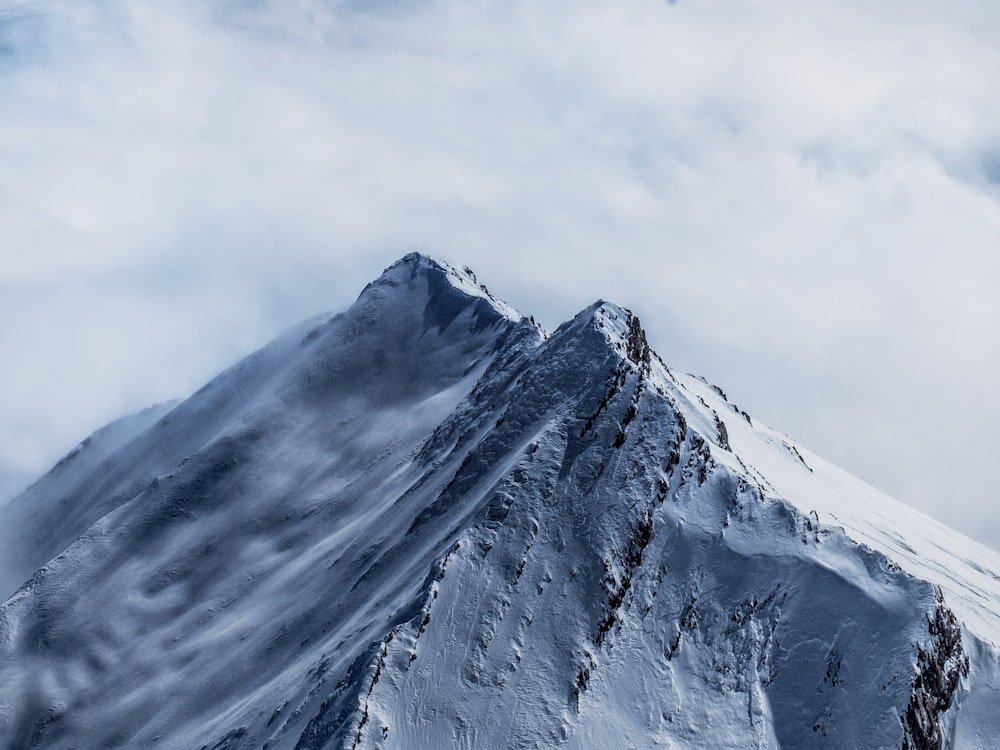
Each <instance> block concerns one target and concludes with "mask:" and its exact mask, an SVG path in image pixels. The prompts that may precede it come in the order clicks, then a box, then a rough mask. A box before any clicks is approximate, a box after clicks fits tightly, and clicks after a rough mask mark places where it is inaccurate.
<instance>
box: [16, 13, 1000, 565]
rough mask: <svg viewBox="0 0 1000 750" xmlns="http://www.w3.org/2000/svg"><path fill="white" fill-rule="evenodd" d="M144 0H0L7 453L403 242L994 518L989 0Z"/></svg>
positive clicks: (310, 301) (838, 450)
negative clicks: (600, 318)
mask: <svg viewBox="0 0 1000 750" xmlns="http://www.w3.org/2000/svg"><path fill="white" fill-rule="evenodd" d="M162 6H163V4H148V5H147V4H141V3H129V2H117V1H115V0H104V1H103V2H97V0H77V2H73V3H68V2H34V3H9V2H8V3H6V4H0V252H2V254H3V263H2V264H0V312H2V313H3V314H4V316H5V320H7V321H9V322H8V325H6V326H4V328H3V330H2V331H0V347H2V351H4V353H5V360H6V361H7V362H9V363H12V364H9V365H8V366H7V367H5V368H2V372H0V456H2V460H0V463H2V464H5V465H7V466H9V467H13V468H11V469H9V470H8V471H7V474H8V475H11V476H13V475H14V474H15V473H17V472H22V473H24V472H39V471H42V470H44V468H45V467H46V466H47V465H49V464H51V463H52V462H53V461H54V460H55V459H56V458H57V457H58V455H59V454H61V453H62V452H64V451H65V450H66V449H68V448H69V447H70V446H71V445H72V443H73V442H75V441H76V440H78V439H79V438H81V437H82V436H83V434H84V433H86V432H88V431H90V430H92V429H93V428H95V427H97V426H99V424H100V423H102V422H104V421H107V420H109V419H111V418H113V417H115V416H118V415H119V414H121V413H122V412H124V411H129V410H134V409H138V408H140V407H142V406H144V405H145V404H147V403H149V402H152V401H157V400H163V399H166V398H170V397H174V396H180V395H184V394H185V393H187V392H189V391H191V390H193V389H195V388H196V387H197V386H198V385H199V384H200V383H201V382H202V381H204V380H205V379H207V378H208V377H210V376H211V375H212V374H213V373H214V372H215V371H216V370H218V369H219V368H221V367H222V366H224V365H226V364H228V363H229V362H230V361H231V360H233V359H234V358H236V357H238V356H240V355H241V354H244V353H246V352H248V351H249V350H251V349H252V348H253V347H255V346H257V345H260V344H262V343H264V342H265V341H266V340H268V339H269V338H270V337H271V336H273V335H274V334H275V333H277V332H278V331H279V330H280V329H281V328H283V327H285V326H287V325H290V324H292V323H294V322H296V321H297V320H298V319H300V318H303V317H306V316H308V315H311V314H315V313H318V312H320V311H322V310H324V309H328V308H332V307H339V306H341V305H343V304H346V303H347V302H349V301H350V300H351V299H352V298H353V296H354V295H355V294H356V293H357V292H358V291H359V290H360V288H361V287H362V286H363V285H364V283H365V282H366V281H368V280H369V279H370V278H371V277H372V276H374V275H376V274H377V273H378V272H379V271H380V270H381V268H382V267H383V266H385V265H386V264H388V263H389V262H390V261H391V260H393V259H394V258H395V257H397V256H399V255H401V254H402V253H404V252H406V251H407V250H410V249H414V248H417V249H421V250H424V251H426V252H429V253H431V254H434V255H438V256H440V257H443V258H444V259H446V260H450V261H452V262H455V263H459V264H468V265H471V266H472V267H473V268H475V269H476V271H477V272H478V273H479V276H480V277H481V278H482V279H483V280H484V281H485V282H486V283H487V284H489V285H490V286H491V287H493V288H494V290H495V291H496V292H497V293H498V294H499V295H500V296H503V297H505V298H507V299H509V300H510V301H511V302H512V303H514V304H516V305H518V306H519V307H520V308H522V309H523V310H524V311H525V312H526V313H534V314H535V315H536V317H539V318H540V319H542V320H543V321H544V322H545V323H546V324H547V325H549V326H555V325H556V324H558V323H559V322H560V321H561V320H563V319H565V318H567V317H569V316H571V315H572V314H573V313H575V312H576V310H577V309H579V308H581V307H583V306H584V305H586V304H588V303H589V302H591V301H593V299H595V298H597V297H604V298H608V299H612V300H615V301H616V302H619V303H621V304H624V305H627V306H629V307H632V308H633V309H635V310H636V311H637V312H638V313H639V314H640V315H641V316H642V318H643V319H644V322H645V323H646V326H647V328H648V329H649V331H650V338H651V340H652V341H653V343H654V345H655V346H656V347H657V348H658V350H659V351H660V353H661V354H662V355H663V357H664V359H666V360H667V361H668V362H670V363H671V364H674V365H675V366H678V367H680V368H682V369H688V370H694V371H698V372H702V373H704V374H706V375H707V376H709V377H710V379H713V380H715V381H717V382H719V383H720V384H721V385H723V386H724V387H726V389H727V391H729V392H730V395H731V396H733V397H734V398H735V399H736V400H738V401H739V402H740V403H741V406H743V407H744V408H746V409H748V410H749V411H751V412H752V413H754V414H755V415H756V416H759V417H760V418H761V419H763V420H765V421H767V422H770V423H771V424H773V425H774V426H776V427H778V428H779V429H783V430H784V431H786V432H788V433H789V434H791V435H792V436H794V437H795V438H797V439H799V440H801V441H802V442H804V443H805V444H807V445H809V446H810V447H811V448H813V449H814V450H816V451H817V452H819V453H821V454H823V455H825V456H827V457H829V458H831V459H832V460H834V461H836V462H839V463H841V464H842V465H844V466H845V467H846V468H848V469H850V470H852V471H855V472H856V473H859V474H860V475H861V476H863V477H864V478H866V479H868V480H869V481H871V482H873V483H874V484H876V485H878V486H880V487H882V488H883V489H886V490H888V491H889V492H891V493H892V494H895V495H897V496H899V497H900V498H901V499H903V500H905V501H907V502H910V503H911V504H913V505H915V506H918V507H920V508H922V509H924V510H926V511H927V512H930V513H931V514H933V515H937V516H939V517H941V518H943V519H944V520H946V521H947V522H949V523H951V524H953V525H955V526H957V527H959V528H960V529H962V530H964V531H966V532H967V533H972V534H973V535H977V536H978V537H979V538H981V539H986V540H987V541H988V542H990V543H991V544H993V545H994V546H997V547H1000V529H997V528H996V527H995V526H994V527H992V528H988V527H987V526H986V525H985V522H984V519H985V518H987V517H988V516H990V515H991V514H992V511H993V507H994V505H995V500H996V494H995V490H994V489H993V480H992V476H991V470H990V469H989V466H990V465H991V461H992V456H994V455H996V454H997V452H998V451H1000V438H998V437H996V431H995V430H994V429H993V425H995V424H996V423H997V421H998V419H1000V405H998V404H997V402H996V399H993V398H991V397H990V395H989V394H990V393H991V390H992V388H993V384H994V383H995V382H996V381H997V379H998V375H1000V352H998V347H997V346H996V344H995V339H996V323H997V321H998V320H1000V302H998V301H997V299H998V298H997V295H996V294H995V291H994V287H995V285H996V281H997V279H998V278H1000V255H998V253H997V251H996V248H997V247H998V240H1000V203H998V201H1000V187H998V185H997V179H996V172H997V170H996V169H995V163H996V161H997V160H996V158H995V155H996V153H997V150H996V144H997V143H998V142H1000V133H998V131H997V123H1000V99H998V98H997V97H996V91H995V84H994V83H993V81H994V80H995V78H996V76H995V74H994V73H995V71H998V70H1000V51H998V49H997V46H996V44H995V39H996V38H997V35H998V33H1000V16H998V11H997V9H996V4H995V3H993V2H991V1H990V0H983V1H982V2H966V3H961V4H958V5H955V4H953V5H951V6H949V7H948V8H942V7H938V6H934V5H932V4H913V3H904V2H901V1H896V0H890V2H886V3H880V4H878V6H877V7H873V6H872V5H871V4H870V3H861V2H854V1H852V0H849V1H848V2H833V1H832V0H822V1H821V2H816V3H810V4H808V5H801V4H800V5H795V6H782V7H781V8H780V9H778V8H776V7H775V6H774V4H772V3H765V2H762V1H757V0H751V1H750V2H746V1H744V2H735V0H734V1H732V2H721V3H712V4H706V3H700V2H695V1H694V0H687V1H685V0H681V1H680V2H678V3H676V4H670V3H666V2H661V1H659V0H648V1H647V0H627V1H626V2H621V3H616V4H608V3H602V2H596V0H567V2H558V3H528V2H503V3H501V2H492V1H490V0H471V1H470V0H465V1H464V2H426V3H405V2H374V3H370V2H369V3H362V2H313V1H311V0H296V1H295V2H284V3H277V2H253V3H250V2H215V3H207V4H206V3H194V2H188V0H180V1H179V2H176V3H171V4H169V5H168V6H166V7H162ZM0 472H2V469H0Z"/></svg>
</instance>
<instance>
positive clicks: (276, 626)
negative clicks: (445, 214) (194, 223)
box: [0, 254, 1000, 750]
mask: <svg viewBox="0 0 1000 750" xmlns="http://www.w3.org/2000/svg"><path fill="white" fill-rule="evenodd" d="M147 417H148V418H147V419H146V420H139V422H137V423H136V428H135V429H136V433H137V434H136V435H135V437H134V439H133V440H132V441H131V442H129V441H125V442H126V443H127V444H126V445H125V446H124V448H122V446H120V445H118V446H116V447H115V448H114V449H113V450H111V449H109V452H108V455H107V456H106V457H105V458H103V459H98V458H95V459H94V460H92V462H91V464H89V465H86V466H83V468H81V469H80V471H79V476H74V475H73V467H72V464H73V462H74V461H75V460H76V459H70V461H69V462H67V464H65V465H64V466H63V467H62V468H61V469H59V470H58V471H57V470H54V471H53V473H52V474H50V475H48V476H47V477H46V478H43V480H41V481H40V482H39V483H36V485H34V486H33V487H32V488H29V490H28V491H27V492H26V493H24V495H22V496H21V497H20V498H19V499H18V500H17V501H15V502H14V503H12V504H10V505H8V506H5V507H4V508H2V509H0V513H2V514H3V516H2V517H0V520H3V521H4V522H6V525H7V527H8V528H11V527H12V524H13V522H15V521H16V522H17V523H18V524H20V526H18V528H19V529H25V537H26V538H27V539H29V540H30V545H31V546H33V547H34V548H35V550H34V556H31V555H27V556H26V557H25V559H23V560H20V562H19V564H20V568H18V569H17V570H16V571H15V573H14V574H13V578H17V577H18V576H19V575H21V574H22V573H23V571H24V570H25V569H27V568H28V567H31V566H32V565H34V567H33V568H32V570H35V568H38V569H39V570H38V572H36V573H34V574H33V575H32V576H31V577H30V578H28V579H27V581H26V582H24V584H23V585H21V586H20V587H19V588H18V589H17V591H16V592H14V593H13V595H12V596H11V597H10V598H9V599H8V600H7V602H6V603H5V604H4V605H3V606H2V608H0V653H2V654H3V656H4V659H3V660H0V663H2V664H3V666H0V738H4V739H7V740H8V741H13V742H14V743H15V746H18V747H50V746H51V747H62V746H67V747H68V746H71V745H72V744H73V743H74V742H77V743H80V744H83V745H88V743H89V746H94V743H95V742H98V743H99V744H100V745H101V746H107V747H116V746H135V745H136V744H148V743H151V742H154V741H155V742H158V743H159V745H160V746H165V747H200V746H201V745H202V744H204V746H205V748H224V747H233V748H235V747H263V746H265V745H266V746H268V747H270V748H277V747H288V748H301V749H302V750H308V749H309V748H312V749H314V750H315V749H318V748H333V747H337V748H339V747H362V746H363V747H446V746H456V747H457V746H462V745H463V743H464V744H465V745H466V746H475V747H482V746H487V745H499V746H504V747H528V746H545V747H550V746H566V747H627V746H633V745H634V746H655V745H657V744H659V745H662V746H667V747H687V746H701V745H703V743H705V742H710V743H712V744H713V746H716V747H748V746H756V747H778V746H795V747H803V748H805V747H882V746H884V747H902V748H929V747H988V746H991V745H989V744H987V743H988V741H989V739H990V737H995V736H997V733H998V731H1000V729H998V724H997V721H996V720H995V719H994V718H992V717H993V716H994V715H996V714H997V712H996V711H995V708H996V701H995V699H994V698H993V697H992V693H991V690H992V688H991V687H990V686H991V685H993V684H997V679H998V676H1000V668H998V660H997V649H996V646H995V641H996V640H997V639H998V635H997V634H998V632H1000V626H998V616H997V614H996V612H995V608H994V607H993V605H994V604H995V602H996V601H998V599H1000V578H998V576H997V574H996V571H997V570H1000V564H998V562H997V560H996V559H995V556H991V554H989V553H988V552H987V551H985V550H984V549H983V550H979V549H977V548H976V547H975V546H972V547H969V546H967V545H962V550H961V554H960V553H959V551H958V550H957V549H955V548H954V547H953V545H954V546H956V547H957V545H958V541H960V540H962V539H963V538H962V537H961V536H960V535H958V534H956V533H955V532H949V531H947V530H946V529H944V527H940V525H938V524H936V523H935V522H933V521H930V519H926V518H925V517H922V516H920V515H919V514H917V513H916V512H913V511H909V509H905V506H902V505H901V504H898V503H897V502H896V501H892V500H890V499H888V498H885V497H884V496H882V495H881V494H880V493H877V491H875V490H872V489H871V488H868V487H867V486H866V485H864V484H863V483H861V482H859V481H858V480H855V479H853V478H851V477H849V476H848V475H846V474H844V473H843V472H841V471H840V470H837V469H835V468H834V467H831V466H830V465H829V464H827V463H826V462H824V461H822V459H820V458H819V457H818V456H815V455H814V454H812V453H811V452H809V451H807V450H806V449H804V448H801V447H800V446H797V445H795V444H794V443H793V442H792V441H790V440H788V439H787V438H785V437H784V436H782V435H780V434H779V433H776V432H774V431H772V430H769V429H768V428H765V427H763V426H761V425H760V424H759V423H757V422H755V420H753V418H752V417H751V416H750V415H748V414H746V413H745V412H743V411H742V410H740V409H739V408H738V407H736V406H735V405H733V404H731V403H729V401H728V399H727V398H726V395H725V393H724V392H723V391H722V390H721V389H719V388H717V387H715V386H711V385H709V384H708V383H706V382H704V381H703V380H700V379H698V378H695V377H692V376H687V375H682V374H680V373H675V372H673V371H671V370H670V369H669V368H668V367H667V366H666V365H665V364H663V362H662V360H661V359H660V358H659V356H658V355H656V353H655V352H654V351H653V350H652V349H651V348H650V346H649V343H648V342H647V341H646V336H645V332H644V331H643V329H642V326H641V324H640V323H639V321H638V318H636V317H635V316H634V315H633V314H632V313H631V312H629V311H628V310H627V309H625V308H621V307H618V306H616V305H613V304H611V303H607V302H604V301H601V300H599V301H597V302H595V303H594V304H593V305H591V306H589V307H587V308H585V309H584V310H583V311H581V312H580V313H579V314H578V315H577V316H575V317H574V318H573V319H571V320H570V321H567V322H566V323H564V324H563V325H562V326H560V327H559V328H557V329H556V330H555V331H553V332H552V333H551V334H546V333H545V332H543V331H542V330H541V329H540V328H539V327H538V326H536V325H535V324H534V323H533V322H532V321H531V320H530V319H528V318H525V317H524V316H521V315H520V314H519V313H517V311H515V310H513V308H510V307H509V306H507V305H506V304H505V303H502V302H500V301H499V300H497V299H496V298H495V297H493V295H492V294H490V292H489V291H488V290H487V289H486V288H485V287H484V286H482V285H481V284H480V283H479V282H478V280H477V279H476V277H475V275H474V274H472V273H471V271H467V270H461V271H459V270H456V269H454V268H452V267H451V266H448V265H447V264H442V263H440V262H437V261H433V260H431V259H429V258H426V257H425V256H422V255H419V254H410V255H408V256H405V257H404V258H402V259H401V260H400V261H397V262H396V263H394V264H393V265H391V266H389V268H387V269H386V271H385V272H384V273H383V274H382V275H381V276H380V277H379V278H378V279H376V280H375V281H373V282H372V283H371V284H369V285H368V286H366V287H365V289H364V290H363V291H362V293H361V295H360V296H359V298H358V300H357V301H356V302H355V303H354V305H352V306H351V308H349V309H348V310H347V311H346V312H344V313H341V314H340V315H337V316H333V317H329V318H320V319H316V320H314V321H311V322H308V323H306V324H303V325H302V326H299V327H297V328H295V329H292V330H291V331H290V332H288V333H286V334H285V335H283V336H282V337H279V339H278V340H276V342H274V343H272V344H270V345H268V347H265V348H264V349H262V350H261V351H260V352H258V353H256V354H254V355H251V357H249V358H247V359H246V360H243V361H242V362H241V363H238V364H237V365H235V366H234V367H232V368H229V369H228V370H226V371H225V372H224V373H222V374H221V375H220V376H218V377H217V378H215V379H213V380H212V381H211V382H210V383H209V384H208V385H206V386H205V388H203V389H201V390H200V391H198V392H197V393H196V394H194V395H193V396H192V397H191V398H190V399H188V400H186V401H185V402H183V403H181V404H178V405H176V406H174V407H173V408H172V409H171V410H170V411H169V412H168V413H163V414H161V413H159V412H154V413H152V414H150V415H147ZM153 417H155V421H153V424H151V425H150V424H147V422H149V421H151V420H152V418H153ZM86 450H87V449H84V451H86ZM90 450H97V448H96V447H91V448H90ZM95 467H96V468H95ZM63 497H66V498H72V499H71V500H68V501H66V502H61V501H62V498H63ZM67 504H72V505H79V506H81V507H82V508H83V510H81V511H80V512H79V513H77V514H76V515H75V516H74V515H73V514H72V513H71V514H69V515H68V516H67V520H66V522H65V523H63V524H62V525H61V526H59V527H57V528H55V529H54V530H52V529H50V528H49V527H50V526H51V523H50V521H49V520H48V519H51V518H52V517H53V515H58V514H59V512H60V511H59V510H58V509H59V508H60V507H63V506H66V505H67ZM12 508H13V509H14V510H13V511H12V510H11V509H12ZM25 508H31V511H32V512H33V513H34V515H32V512H27V511H24V509H25ZM53 509H54V510H53ZM894 516H895V517H896V518H895V520H896V521H897V523H895V524H893V525H889V524H886V523H885V521H886V520H887V519H889V518H892V517H894ZM33 518H34V519H35V520H34V521H33V520H32V519H33ZM88 522H89V523H88ZM33 524H34V525H33ZM46 533H49V537H45V534H46ZM66 540H68V544H66V545H64V546H62V547H61V549H59V550H58V553H57V554H55V555H53V554H51V550H52V549H54V548H56V547H60V545H61V544H62V543H63V541H66ZM956 540H958V541H956ZM945 545H947V546H948V547H949V549H951V551H947V550H944V549H943V546H945ZM26 546H27V545H21V547H20V548H19V549H21V550H24V549H25V548H26ZM927 550H930V552H929V553H928V552H927ZM46 556H48V557H46ZM42 558H45V559H42ZM38 560H41V562H40V563H39V564H35V563H36V562H37V561H38ZM2 562H3V561H2V559H0V563H2ZM6 565H7V567H8V568H9V567H10V564H9V561H8V563H6ZM4 567H5V564H0V571H2V570H3V569H4ZM29 573H30V571H29ZM23 580H24V578H22V581H23ZM18 583H20V581H18ZM845 608H846V610H845ZM553 613H556V614H553ZM845 615H846V618H845ZM873 652H879V653H881V654H882V655H883V656H882V658H880V659H878V660H872V659H871V657H870V654H871V653H873ZM136 675H139V676H140V677H138V678H137V677H136ZM143 675H145V676H146V680H148V681H151V682H152V683H153V684H155V686H156V687H155V690H154V689H150V688H148V687H145V688H144V687H143V685H144V682H143V679H142V676H143ZM137 680H138V681H137ZM119 683H123V684H121V685H119ZM244 684H245V685H246V687H244ZM845 684H846V685H850V686H851V690H853V691H854V692H853V693H852V692H849V691H847V690H846V689H845V688H844V687H843V686H844V685H845ZM636 685H639V687H638V688H637V687H636ZM430 686H433V688H431V687H430ZM527 697H530V700H526V698H527ZM498 706H500V707H503V710H500V711H498V710H497V707H498ZM977 736H978V737H979V738H980V739H979V742H980V744H975V743H976V742H977V740H976V739H975V738H976V737H977ZM16 743H20V744H16ZM699 743H701V744H699Z"/></svg>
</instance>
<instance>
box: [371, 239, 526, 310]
mask: <svg viewBox="0 0 1000 750" xmlns="http://www.w3.org/2000/svg"><path fill="white" fill-rule="evenodd" d="M418 279H422V280H423V283H424V284H426V288H427V290H428V293H429V295H430V301H431V302H432V303H434V304H436V305H439V306H440V305H442V304H443V305H444V306H445V307H446V308H447V309H448V312H446V313H445V319H449V318H448V316H449V315H450V314H451V313H452V312H455V310H456V309H457V307H460V306H463V305H465V304H474V303H476V301H477V300H483V301H484V302H486V304H487V305H488V306H489V308H491V309H492V310H493V311H495V313H496V314H497V316H499V317H500V318H506V319H508V320H510V321H513V322H515V323H517V322H519V321H520V320H522V319H523V318H524V316H523V315H521V313H519V312H518V311H517V310H516V309H514V308H513V307H512V306H511V305H509V304H507V303H506V302H504V301H503V300H501V299H499V298H497V297H495V296H494V295H493V294H492V292H490V290H489V289H487V288H486V285H485V284H482V283H481V282H480V281H479V280H478V279H477V278H476V274H475V273H474V272H473V271H472V269H471V268H469V267H468V266H463V267H462V268H456V267H455V266H452V265H450V264H448V263H446V262H444V261H440V260H436V259H434V258H431V257H430V256H428V255H424V254H423V253H419V252H411V253H407V254H406V255H404V256H403V257H402V258H400V259H399V260H397V261H396V262H395V263H392V264H391V265H390V266H389V267H388V268H386V269H385V270H384V271H383V272H382V275H381V276H379V277H378V278H377V279H375V281H373V282H371V283H370V284H369V285H368V286H367V287H365V290H364V291H363V292H362V297H364V295H365V292H368V291H369V290H370V289H372V288H376V289H378V288H385V287H399V286H405V287H409V286H411V285H412V284H413V283H414V282H415V281H417V280H418ZM439 322H440V321H439Z"/></svg>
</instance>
